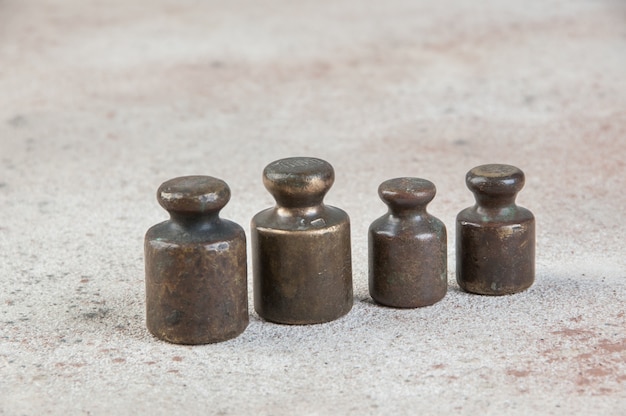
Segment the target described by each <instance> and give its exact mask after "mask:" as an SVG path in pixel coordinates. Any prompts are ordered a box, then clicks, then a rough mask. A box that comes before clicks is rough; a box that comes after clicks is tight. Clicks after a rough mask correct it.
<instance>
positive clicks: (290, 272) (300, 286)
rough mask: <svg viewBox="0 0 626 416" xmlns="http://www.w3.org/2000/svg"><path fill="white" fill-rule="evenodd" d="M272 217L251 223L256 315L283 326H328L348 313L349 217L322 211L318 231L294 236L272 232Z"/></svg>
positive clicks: (294, 231) (259, 216)
mask: <svg viewBox="0 0 626 416" xmlns="http://www.w3.org/2000/svg"><path fill="white" fill-rule="evenodd" d="M272 211H273V209H270V210H266V211H263V212H261V213H259V214H257V216H256V217H255V218H254V219H253V221H252V252H253V253H254V254H253V272H254V305H255V309H256V311H257V313H258V314H259V315H260V316H261V317H263V318H264V319H266V320H268V321H272V322H277V323H283V324H314V323H323V322H329V321H332V320H334V319H337V318H339V317H341V316H343V315H345V314H346V313H348V312H349V311H350V309H351V308H352V264H351V253H350V222H349V219H348V216H347V214H346V213H345V212H343V211H341V210H340V209H338V208H334V207H325V209H324V211H325V215H324V218H325V219H324V220H322V219H318V223H317V224H318V227H316V226H315V225H313V226H312V227H311V228H308V229H305V230H302V229H301V230H298V229H279V228H274V227H275V226H276V221H274V220H273V219H272V217H273V215H272V214H273V212H272ZM313 222H314V223H315V220H313ZM322 224H324V225H322ZM267 225H272V226H270V227H268V226H267Z"/></svg>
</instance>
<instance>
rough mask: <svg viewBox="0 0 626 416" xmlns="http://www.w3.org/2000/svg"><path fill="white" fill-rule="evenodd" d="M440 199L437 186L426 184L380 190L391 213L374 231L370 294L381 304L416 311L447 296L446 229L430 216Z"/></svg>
mask: <svg viewBox="0 0 626 416" xmlns="http://www.w3.org/2000/svg"><path fill="white" fill-rule="evenodd" d="M435 193H436V189H435V185H434V184H433V183H432V182H430V181H428V180H425V179H420V178H396V179H390V180H388V181H385V182H383V183H382V184H381V185H380V186H379V188H378V195H379V196H380V198H381V199H382V200H383V202H385V204H387V205H388V207H389V211H388V212H387V213H386V214H385V215H383V216H382V217H380V218H378V219H377V220H375V221H374V222H373V223H372V224H371V225H370V228H369V291H370V295H371V296H372V298H373V299H374V300H375V301H376V302H378V303H380V304H382V305H386V306H392V307H396V308H416V307H421V306H428V305H432V304H434V303H436V302H438V301H439V300H441V299H442V298H443V297H444V296H445V295H446V292H447V290H448V278H447V234H446V227H445V225H444V224H443V222H441V221H440V220H439V219H437V218H435V217H434V216H432V215H430V214H429V213H428V212H427V211H426V206H427V204H428V203H429V202H430V201H432V200H433V198H434V197H435Z"/></svg>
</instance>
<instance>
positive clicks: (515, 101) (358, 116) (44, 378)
mask: <svg viewBox="0 0 626 416" xmlns="http://www.w3.org/2000/svg"><path fill="white" fill-rule="evenodd" d="M625 74H626V5H625V4H624V3H623V2H621V1H617V0H614V1H612V0H601V1H591V0H589V1H586V0H579V1H557V0H550V1H545V0H541V1H539V0H537V1H525V2H513V1H509V2H504V1H481V2H465V1H461V0H446V1H414V0H390V1H385V2H379V1H369V0H368V1H360V2H359V1H354V0H334V1H297V2H294V1H281V0H268V1H264V2H253V1H229V2H217V1H192V0H183V1H181V0H178V1H174V0H171V1H165V0H152V1H139V0H138V1H132V2H130V1H107V2H105V1H93V2H84V1H78V0H55V1H53V0H49V1H43V0H42V1H21V0H0V253H2V261H1V262H0V373H1V377H0V414H6V415H18V414H32V415H39V414H47V413H50V414H115V413H117V414H133V413H135V414H147V413H151V414H172V413H175V414H200V413H202V414H207V413H208V414H229V415H230V414H261V415H263V414H267V415H288V414H329V413H330V414H355V415H356V414H359V415H361V414H391V413H395V414H417V413H422V414H447V413H459V414H529V413H531V412H532V413H537V414H605V415H623V414H624V413H625V412H626V315H625V301H626V256H625V255H624V254H625V249H624V235H626V225H625V224H626V221H625V214H626V211H625V209H624V206H626V193H625V192H624V189H625V188H626V179H625V177H626V176H625V175H624V167H625V165H624V156H625V155H626V78H625ZM293 155H310V156H317V157H321V158H324V159H326V160H328V161H329V162H331V163H332V164H333V165H334V167H335V171H336V183H335V186H334V187H333V189H332V190H331V192H330V193H329V195H328V196H327V198H326V201H327V203H328V204H331V205H336V206H339V207H341V208H343V209H345V210H346V211H347V212H348V213H349V214H350V216H351V220H352V234H353V237H352V239H353V244H352V249H353V269H354V285H355V305H354V308H353V310H352V312H351V313H349V314H348V315H347V316H345V317H344V318H342V319H340V320H338V321H335V322H332V323H329V324H326V325H316V326H305V327H296V326H294V327H289V326H280V325H274V324H270V323H267V322H264V321H262V320H260V319H259V318H258V316H257V315H256V314H254V313H252V315H251V323H250V326H249V327H248V329H247V330H246V331H245V332H244V334H243V335H241V336H240V337H239V338H237V339H235V340H232V341H229V342H225V343H222V344H216V345H208V346H199V347H186V346H176V345H170V344H167V343H164V342H160V341H158V340H156V339H154V338H153V337H152V336H150V335H149V334H148V332H147V330H146V328H145V320H144V307H145V306H144V305H145V303H144V271H143V251H142V250H143V247H142V239H143V234H144V232H145V231H146V230H147V228H148V227H150V226H151V225H152V224H155V223H157V222H159V221H162V220H164V219H165V218H166V213H165V212H164V211H163V210H162V209H161V208H160V207H159V206H158V204H157V202H156V199H155V191H156V188H157V187H158V186H159V184H160V183H161V182H163V181H164V180H166V179H168V178H171V177H174V176H180V175H186V174H208V175H213V176H217V177H220V178H222V179H224V180H226V181H227V182H228V183H229V184H230V186H231V189H232V195H233V196H232V199H231V202H230V204H229V205H228V206H227V207H226V209H225V210H224V211H223V215H224V216H225V217H227V218H230V219H232V220H234V221H236V222H238V223H240V224H242V225H243V226H244V227H245V228H246V229H248V224H249V221H250V219H251V218H252V216H253V215H254V214H255V213H256V212H258V211H260V210H261V209H264V208H266V207H269V206H271V205H272V204H273V201H272V199H271V196H270V195H269V194H268V193H267V192H266V191H265V189H264V188H263V186H262V183H261V171H262V169H263V167H264V166H265V165H266V164H267V163H269V162H271V161H273V160H275V159H278V158H281V157H286V156H293ZM488 162H503V163H510V164H514V165H517V166H519V167H520V168H522V169H523V170H524V171H525V172H526V175H527V182H526V187H525V189H524V190H523V191H522V192H521V194H520V196H519V199H518V202H519V203H520V205H523V206H526V207H528V208H529V209H531V210H532V211H533V212H534V213H535V215H536V217H537V231H538V234H537V279H536V283H535V285H534V286H533V287H532V288H531V289H530V290H528V291H526V292H524V293H521V294H518V295H514V296H506V297H481V296H473V295H469V294H466V293H463V292H461V291H460V290H459V288H458V285H457V284H456V282H455V274H454V267H453V265H454V250H453V248H454V238H455V234H454V218H455V215H456V213H457V212H458V211H459V210H461V209H462V208H464V207H466V206H469V205H471V204H472V203H473V198H472V195H471V193H470V192H469V191H468V190H467V189H466V187H465V184H464V176H465V173H466V172H467V170H468V169H470V168H471V167H473V166H476V165H479V164H483V163H488ZM396 176H419V177H425V178H428V179H430V180H432V181H433V182H435V184H436V185H437V188H438V195H437V197H436V198H435V200H434V201H433V202H432V204H431V205H430V211H431V212H432V213H433V214H434V215H436V216H437V217H439V218H441V219H442V220H443V221H444V222H445V224H446V225H447V227H448V232H449V240H448V245H449V266H450V267H449V282H450V289H449V293H448V295H447V296H446V298H445V299H444V300H442V301H441V302H440V303H438V304H436V305H435V306H432V307H428V308H423V309H417V310H395V309H390V308H382V307H379V306H376V305H374V304H373V303H372V302H371V300H370V298H369V295H368V291H367V235H366V232H367V227H368V226H369V224H370V223H371V222H372V221H373V220H374V219H375V218H377V217H378V216H380V215H382V214H383V212H384V211H385V206H384V205H383V203H382V202H381V201H380V200H379V199H378V197H377V195H376V189H377V186H378V184H379V183H380V182H382V181H383V180H385V179H388V178H391V177H396ZM250 284H251V282H250ZM250 305H251V310H252V299H251V298H250Z"/></svg>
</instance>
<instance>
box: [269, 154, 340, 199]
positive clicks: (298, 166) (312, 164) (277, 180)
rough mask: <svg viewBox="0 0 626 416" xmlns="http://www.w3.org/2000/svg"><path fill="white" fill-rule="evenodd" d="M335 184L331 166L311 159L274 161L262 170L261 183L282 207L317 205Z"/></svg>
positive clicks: (294, 158)
mask: <svg viewBox="0 0 626 416" xmlns="http://www.w3.org/2000/svg"><path fill="white" fill-rule="evenodd" d="M334 181H335V171H334V169H333V167H332V166H331V165H330V163H328V162H326V161H324V160H322V159H317V158H313V157H290V158H286V159H280V160H276V161H274V162H272V163H270V164H269V165H267V166H266V167H265V169H264V170H263V184H264V185H265V188H267V190H268V191H269V192H270V193H271V194H272V196H274V199H275V200H276V202H277V203H278V204H279V205H281V206H284V207H293V208H296V207H308V206H314V205H319V204H321V203H322V200H323V199H324V195H326V193H327V192H328V190H329V189H330V187H331V186H332V185H333V182H334Z"/></svg>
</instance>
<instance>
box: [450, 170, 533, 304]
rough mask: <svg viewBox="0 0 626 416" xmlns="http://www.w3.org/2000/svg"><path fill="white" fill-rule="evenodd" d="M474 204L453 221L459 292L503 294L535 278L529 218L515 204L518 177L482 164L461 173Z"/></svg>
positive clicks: (526, 285)
mask: <svg viewBox="0 0 626 416" xmlns="http://www.w3.org/2000/svg"><path fill="white" fill-rule="evenodd" d="M465 182H466V183H467V187H468V188H469V189H470V191H472V192H473V193H474V197H475V198H476V205H474V206H473V207H470V208H466V209H464V210H463V211H461V212H460V213H459V215H458V216H457V221H456V235H457V237H456V273H457V281H458V283H459V285H460V286H461V288H463V289H464V290H466V291H468V292H472V293H477V294H481V295H507V294H511V293H516V292H520V291H522V290H525V289H527V288H529V287H530V286H531V285H532V284H533V281H534V280H535V218H534V216H533V214H532V213H531V212H530V211H529V210H527V209H526V208H522V207H519V206H517V205H516V204H515V197H516V195H517V193H518V192H519V191H520V190H521V189H522V188H523V186H524V173H523V172H522V171H521V170H520V169H518V168H516V167H515V166H510V165H497V164H493V165H482V166H478V167H475V168H474V169H472V170H470V171H469V172H468V173H467V176H466V178H465Z"/></svg>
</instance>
